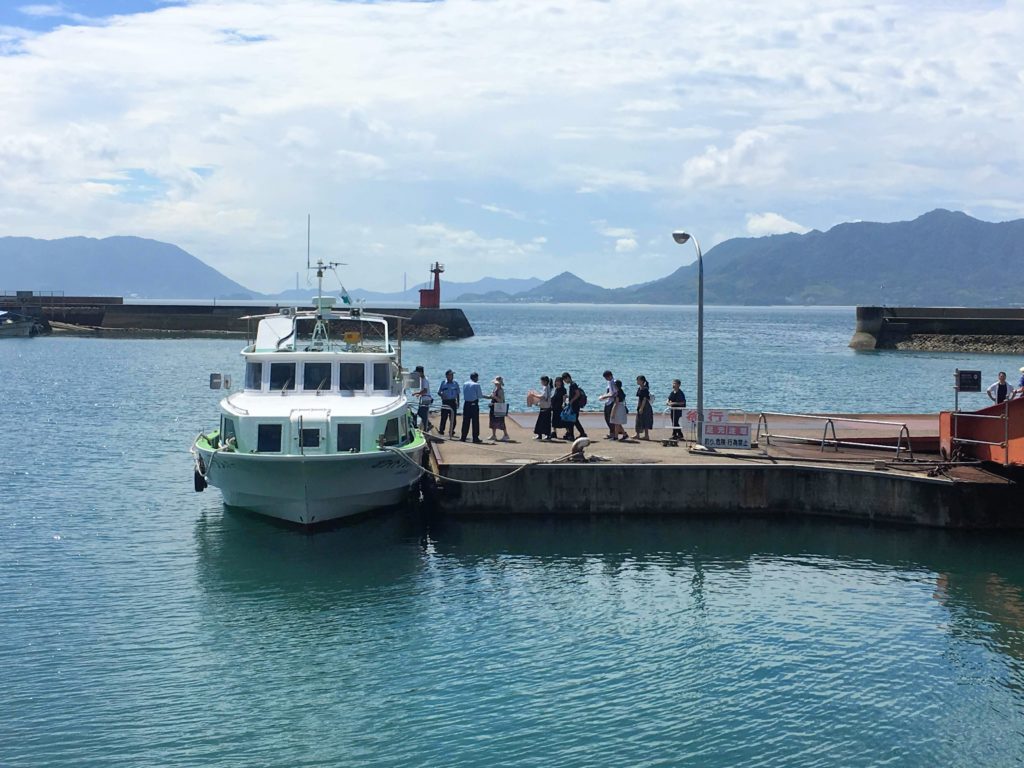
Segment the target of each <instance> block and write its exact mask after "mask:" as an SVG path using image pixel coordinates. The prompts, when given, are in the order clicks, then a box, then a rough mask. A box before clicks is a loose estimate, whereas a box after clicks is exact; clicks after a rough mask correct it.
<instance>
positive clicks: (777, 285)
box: [459, 209, 1024, 306]
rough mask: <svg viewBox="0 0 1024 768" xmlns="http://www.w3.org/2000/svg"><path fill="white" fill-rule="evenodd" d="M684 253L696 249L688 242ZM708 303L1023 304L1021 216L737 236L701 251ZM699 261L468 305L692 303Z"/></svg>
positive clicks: (569, 278)
mask: <svg viewBox="0 0 1024 768" xmlns="http://www.w3.org/2000/svg"><path fill="white" fill-rule="evenodd" d="M684 247H685V248H687V249H688V251H689V253H688V254H687V256H688V257H690V258H692V255H693V254H694V251H693V250H692V248H691V246H690V245H689V244H687V245H686V246H684ZM703 260H704V299H705V301H706V302H707V303H709V304H747V305H780V304H794V305H802V304H806V305H815V304H817V305H823V304H837V305H855V304H889V305H906V306H915V305H917V306H928V305H939V306H945V305H954V306H1019V305H1021V303H1022V301H1024V271H1018V269H1017V266H1018V265H1021V264H1024V219H1017V220H1015V221H1007V222H1001V223H989V222H985V221H979V220H978V219H975V218H972V217H971V216H968V215H967V214H965V213H960V212H955V211H947V210H942V209H937V210H934V211H931V212H930V213H926V214H924V215H922V216H919V217H918V218H916V219H914V220H913V221H900V222H894V223H890V224H878V223H871V222H855V223H848V224H839V225H837V226H835V227H833V228H832V229H830V230H828V231H827V232H821V231H818V230H813V231H811V232H808V233H806V234H785V235H770V236H767V237H757V238H734V239H731V240H726V241H724V242H722V243H720V244H719V245H716V246H715V247H714V248H712V249H711V250H710V251H708V252H707V253H706V254H704V259H703ZM696 289H697V264H696V262H694V263H692V264H688V265H686V266H684V267H680V268H679V269H677V270H676V271H675V272H673V273H672V274H670V275H667V276H666V277H663V278H660V279H658V280H653V281H650V282H646V283H639V284H637V285H630V286H626V287H624V288H602V287H601V286H598V285H594V284H592V283H587V282H585V281H584V280H582V279H580V278H579V277H577V276H576V275H574V274H572V273H571V272H563V273H562V274H560V275H557V276H555V277H553V278H551V279H550V280H548V281H547V282H545V283H542V284H540V285H538V286H535V287H533V288H530V289H529V290H527V291H523V292H520V293H517V294H511V295H508V296H504V297H502V296H499V295H495V294H491V295H486V296H478V295H469V296H462V297H460V299H459V300H460V301H462V302H472V301H505V302H524V303H532V302H557V303H578V302H587V303H595V304H602V303H616V304H691V303H695V301H696Z"/></svg>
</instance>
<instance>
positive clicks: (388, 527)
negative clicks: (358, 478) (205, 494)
mask: <svg viewBox="0 0 1024 768" xmlns="http://www.w3.org/2000/svg"><path fill="white" fill-rule="evenodd" d="M423 529H424V528H423V522H422V519H421V514H420V512H419V510H418V509H416V508H414V507H409V508H406V507H403V508H397V509H393V510H387V511H384V512H382V513H380V514H376V515H372V516H369V517H364V518H361V519H358V520H355V521H352V522H348V523H341V524H338V525H336V526H334V527H332V528H331V529H329V530H318V531H316V532H315V533H308V532H305V531H303V530H301V529H298V528H295V527H293V526H285V525H279V524H276V523H275V522H274V521H270V520H267V519H266V518H261V517H257V516H255V515H251V514H248V513H246V512H242V511H237V510H232V509H229V508H223V510H222V511H220V512H207V513H204V514H202V515H201V516H200V517H199V518H198V520H197V521H196V524H195V532H194V539H195V546H196V553H197V573H198V579H199V583H200V585H201V586H202V587H203V589H204V590H205V592H206V593H207V594H208V595H209V596H211V597H223V598H227V599H246V600H260V601H271V602H273V601H277V602H279V603H282V604H284V605H286V606H288V607H295V608H306V609H323V608H327V607H332V606H338V604H339V602H342V601H346V600H365V599H370V598H372V597H373V596H374V595H375V594H378V593H379V592H380V591H382V590H383V591H387V590H391V589H394V588H395V587H396V585H401V584H405V583H407V582H408V581H409V580H410V579H412V578H413V577H414V576H415V575H416V573H417V572H418V571H419V570H420V569H421V568H422V567H423V546H422V541H421V539H422V532H423Z"/></svg>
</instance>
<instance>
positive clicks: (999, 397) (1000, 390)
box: [987, 371, 1013, 405]
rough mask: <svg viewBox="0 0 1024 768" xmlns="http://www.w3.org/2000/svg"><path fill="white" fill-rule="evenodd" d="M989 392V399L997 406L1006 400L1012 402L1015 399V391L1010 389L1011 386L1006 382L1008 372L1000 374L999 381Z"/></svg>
mask: <svg viewBox="0 0 1024 768" xmlns="http://www.w3.org/2000/svg"><path fill="white" fill-rule="evenodd" d="M987 391H988V396H989V398H991V400H992V402H993V403H996V404H997V405H998V404H999V403H1002V402H1003V401H1004V400H1010V399H1012V398H1013V391H1012V390H1011V389H1010V385H1009V383H1007V381H1006V371H1000V372H999V381H997V382H996V383H995V384H993V385H992V386H990V387H989V388H988V390H987Z"/></svg>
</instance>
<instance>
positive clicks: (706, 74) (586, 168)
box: [0, 0, 1024, 290]
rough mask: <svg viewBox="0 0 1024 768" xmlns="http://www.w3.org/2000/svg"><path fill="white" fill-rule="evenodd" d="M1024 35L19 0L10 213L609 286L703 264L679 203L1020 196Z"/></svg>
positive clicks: (544, 7) (98, 232) (281, 259)
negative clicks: (309, 223) (681, 242)
mask: <svg viewBox="0 0 1024 768" xmlns="http://www.w3.org/2000/svg"><path fill="white" fill-rule="evenodd" d="M1022 39H1024V2H1022V0H1010V1H1009V2H955V1H954V0H944V1H943V2H927V3H925V2H919V1H918V0H914V1H904V2H901V1H900V0H890V2H887V3H882V4H879V3H877V2H867V1H861V0H777V1H776V2H773V3H764V2H761V0H757V1H756V2H755V1H754V0H733V1H732V2H723V3H707V2H699V1H697V0H676V1H670V0H607V1H606V2H597V0H493V1H491V2H476V1H475V0H444V1H443V2H436V3H420V2H402V1H401V0H395V1H393V2H386V3H366V2H335V0H182V2H175V3H167V2H158V1H157V0H135V1H134V2H131V1H128V0H121V1H118V0H90V1H89V2H85V1H84V0H69V1H67V2H63V3H59V4H54V3H19V2H17V0H15V2H10V0H8V2H3V3H2V4H0V104H2V105H3V108H2V110H0V235H3V234H10V235H28V236H35V237H47V238H52V237H63V236H69V235H79V234H84V235H90V236H95V237H103V236H108V235H117V234H135V235H141V236H145V237H153V238H156V239H160V240H166V241H170V242H174V243H177V244H179V245H181V246H182V247H184V248H186V249H188V250H189V251H190V252H192V253H194V254H195V255H196V256H198V257H200V258H202V259H203V260H204V261H206V262H208V263H210V264H211V265H213V266H214V267H216V268H218V269H220V270H221V271H223V272H224V273H225V274H227V275H229V276H230V277H232V278H233V279H236V280H238V281H239V282H241V283H243V284H246V285H249V286H251V287H253V288H255V289H258V290H278V289H281V288H284V287H287V286H289V285H290V284H292V283H293V281H294V273H295V269H296V268H298V265H299V264H301V262H303V261H304V259H305V229H306V214H307V212H308V213H310V214H311V215H312V219H313V252H314V254H317V253H319V254H320V255H322V256H324V257H325V258H331V259H337V260H341V261H345V262H347V263H348V264H349V265H350V266H349V267H348V268H347V273H346V275H345V282H346V284H347V285H350V286H362V287H367V288H374V289H394V288H396V287H399V286H400V285H401V282H402V274H403V273H404V272H408V273H409V274H411V275H419V274H424V273H425V272H426V266H427V264H429V263H430V262H431V261H434V260H440V261H442V262H444V263H446V264H447V265H448V272H447V276H448V277H450V278H451V279H453V280H462V281H468V280H473V279H476V278H478V277H481V276H484V275H494V276H517V277H525V276H534V275H535V276H538V277H543V278H546V277H551V276H553V275H555V274H557V273H558V272H561V271H563V270H570V271H572V272H575V273H576V274H578V275H580V276H581V277H583V278H584V279H587V280H590V281H593V282H597V283H600V284H602V285H607V286H616V285H626V284H630V283H636V282H642V281H646V280H651V279H655V278H657V277H660V276H663V275H665V274H668V273H669V272H671V271H672V270H674V269H676V268H677V267H678V266H680V265H681V264H683V263H686V262H689V261H691V260H692V259H693V249H692V248H689V247H686V248H679V247H678V246H675V245H674V244H673V243H672V241H671V238H670V237H669V233H670V232H671V231H672V230H673V229H676V228H680V227H682V228H686V229H689V230H692V231H693V232H695V233H696V234H697V235H698V236H699V237H700V239H701V242H702V244H703V245H704V247H705V250H708V249H710V247H711V246H713V245H714V244H715V243H717V242H721V241H722V240H724V239H727V238H730V237H744V236H761V235H767V234H774V233H780V232H788V231H798V232H802V231H807V230H809V229H828V228H829V227H831V226H834V225H835V224H837V223H840V222H843V221H852V220H875V221H894V220H901V219H910V218H914V217H916V216H918V215H920V214H922V213H925V212H927V211H929V210H932V209H934V208H937V207H944V208H950V209H957V210H964V211H966V212H968V213H970V214H972V215H974V216H977V217H978V218H982V219H986V220H990V221H1002V220H1007V219H1014V218H1020V217H1024V185H1022V184H1021V183H1020V179H1021V178H1024V149H1022V145H1021V142H1020V140H1019V134H1020V126H1021V125H1024V99H1022V98H1021V97H1020V96H1021V93H1022V91H1024V53H1022V52H1021V49H1022V48H1024V47H1022V46H1021V45H1020V44H1019V42H1020V40H1022ZM49 287H59V286H49Z"/></svg>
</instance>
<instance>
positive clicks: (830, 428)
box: [755, 411, 914, 459]
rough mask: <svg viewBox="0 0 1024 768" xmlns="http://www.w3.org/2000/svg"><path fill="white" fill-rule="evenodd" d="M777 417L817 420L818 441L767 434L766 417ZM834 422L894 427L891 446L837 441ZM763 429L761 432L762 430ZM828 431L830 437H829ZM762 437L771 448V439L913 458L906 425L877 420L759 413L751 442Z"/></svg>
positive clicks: (802, 414)
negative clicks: (868, 449) (886, 451)
mask: <svg viewBox="0 0 1024 768" xmlns="http://www.w3.org/2000/svg"><path fill="white" fill-rule="evenodd" d="M769 417H771V418H773V419H774V418H779V419H807V420H811V421H818V422H820V423H821V424H822V433H821V439H820V440H819V439H817V438H814V437H808V436H806V435H784V434H781V433H778V432H776V433H772V432H770V431H769V427H768V418H769ZM836 423H841V424H873V425H875V426H883V427H895V428H896V429H897V433H896V440H895V444H890V443H869V442H865V441H863V440H840V439H839V437H838V435H837V434H836ZM762 427H763V431H762ZM829 432H831V434H832V436H831V437H829ZM762 436H763V437H764V440H765V444H766V445H771V443H772V440H773V439H774V440H784V441H788V442H799V443H820V444H821V450H822V451H824V450H825V448H826V447H829V446H831V447H834V448H835V450H837V451H838V450H839V446H841V445H846V446H850V447H855V448H879V449H882V450H888V451H891V450H895V451H896V458H897V459H899V458H900V454H901V453H907V454H909V456H910V458H911V459H913V458H914V450H913V447H912V446H911V443H910V430H909V429H908V428H907V425H906V424H905V423H902V422H898V421H881V420H879V419H856V418H850V417H844V416H819V415H815V414H808V413H778V412H772V411H762V412H761V413H760V414H759V415H758V417H757V436H756V437H755V440H757V442H760V441H761V437H762Z"/></svg>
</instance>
